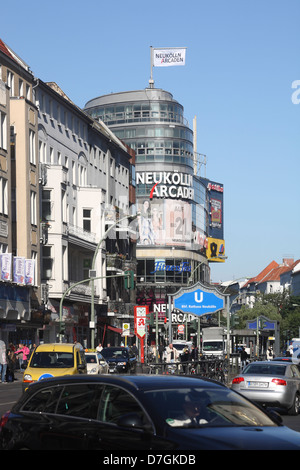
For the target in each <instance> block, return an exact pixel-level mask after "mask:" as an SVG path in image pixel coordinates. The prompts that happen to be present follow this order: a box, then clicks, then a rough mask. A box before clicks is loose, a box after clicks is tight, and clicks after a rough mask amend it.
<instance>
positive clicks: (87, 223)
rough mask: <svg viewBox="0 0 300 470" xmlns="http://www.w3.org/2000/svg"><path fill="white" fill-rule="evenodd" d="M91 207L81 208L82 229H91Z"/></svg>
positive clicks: (88, 230)
mask: <svg viewBox="0 0 300 470" xmlns="http://www.w3.org/2000/svg"><path fill="white" fill-rule="evenodd" d="M91 213H92V211H91V209H83V213H82V215H83V230H86V232H90V231H91Z"/></svg>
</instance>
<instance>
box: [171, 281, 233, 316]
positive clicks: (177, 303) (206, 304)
mask: <svg viewBox="0 0 300 470" xmlns="http://www.w3.org/2000/svg"><path fill="white" fill-rule="evenodd" d="M179 292H180V291H179ZM173 303H174V308H176V309H178V310H180V311H181V312H184V313H193V314H194V315H197V316H198V317H200V316H201V315H207V314H209V313H215V312H217V311H219V310H222V309H223V308H224V296H222V295H221V294H216V293H215V292H213V291H212V290H210V289H206V288H203V289H200V288H197V289H192V290H189V291H185V292H184V293H183V294H181V295H180V296H179V297H177V295H175V296H174V299H173Z"/></svg>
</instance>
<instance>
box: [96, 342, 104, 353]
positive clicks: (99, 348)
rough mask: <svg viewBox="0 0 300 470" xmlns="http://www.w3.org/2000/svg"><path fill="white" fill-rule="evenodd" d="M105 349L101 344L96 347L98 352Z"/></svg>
mask: <svg viewBox="0 0 300 470" xmlns="http://www.w3.org/2000/svg"><path fill="white" fill-rule="evenodd" d="M102 349H103V347H102V344H101V343H99V344H98V346H97V347H96V351H98V352H101V351H102Z"/></svg>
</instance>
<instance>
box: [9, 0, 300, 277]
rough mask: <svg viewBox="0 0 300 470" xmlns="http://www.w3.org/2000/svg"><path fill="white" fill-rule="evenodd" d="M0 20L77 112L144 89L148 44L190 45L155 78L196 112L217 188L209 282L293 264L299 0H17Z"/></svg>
mask: <svg viewBox="0 0 300 470" xmlns="http://www.w3.org/2000/svg"><path fill="white" fill-rule="evenodd" d="M1 18H2V19H3V20H4V21H2V22H1V23H2V25H1V35H0V37H1V39H2V40H3V41H4V42H6V43H7V44H8V45H9V46H10V47H11V48H12V49H13V50H14V51H15V52H16V53H17V54H18V55H20V56H21V57H22V59H23V60H25V61H26V62H27V63H28V65H29V66H30V67H31V70H32V71H33V73H34V75H35V76H36V77H38V78H41V79H42V80H43V81H55V82H56V83H58V85H59V86H60V87H61V88H62V89H63V90H64V92H65V93H66V94H67V95H68V96H69V97H70V98H71V99H72V100H73V101H74V102H75V103H76V104H77V105H78V106H80V107H83V106H84V105H85V103H86V102H87V101H88V100H89V99H91V98H94V97H96V96H101V95H104V94H107V93H111V92H120V91H127V90H139V89H143V88H146V87H147V86H148V81H149V78H150V46H153V47H181V46H182V47H187V54H186V65H185V66H184V67H168V68H164V67H160V68H158V67H156V68H154V69H153V78H154V81H155V87H157V88H162V89H164V90H167V91H169V92H171V93H172V94H173V97H174V99H176V100H177V101H179V102H180V103H181V104H182V105H183V106H184V110H185V117H186V118H187V119H188V121H189V124H190V127H192V125H193V118H194V116H197V138H198V144H197V150H198V152H200V153H203V154H205V155H206V156H207V165H206V177H207V178H209V179H212V180H214V181H217V182H220V183H223V184H224V197H225V216H224V222H225V246H226V255H227V256H228V259H227V260H226V262H225V263H222V264H218V265H216V264H214V265H212V281H219V280H223V281H226V280H229V279H237V278H239V277H246V276H254V275H256V274H258V273H259V272H260V271H261V270H262V269H263V268H264V267H265V266H266V265H267V264H269V262H271V261H272V260H273V259H274V260H275V261H277V262H278V263H280V262H281V260H282V258H283V257H285V256H289V257H294V259H295V260H296V259H299V258H300V252H299V251H300V250H299V241H300V222H299V220H300V209H299V199H300V197H299V195H300V191H299V173H300V172H299V169H300V164H299V152H300V126H299V124H300V104H293V102H292V99H291V98H292V93H293V92H294V91H295V90H293V89H292V83H293V82H294V81H296V80H300V62H299V50H300V48H299V43H300V40H299V18H300V1H299V0H285V1H278V0H252V1H251V2H249V1H248V2H246V1H243V0H239V1H237V0H228V1H226V2H225V1H224V0H210V1H209V2H208V1H207V0H187V1H186V2H180V1H178V0H172V1H171V0H160V1H157V0H152V1H151V2H145V1H142V0H139V1H137V0H127V1H126V2H124V1H119V0H112V1H111V2H106V1H102V0H85V2H81V1H78V0H73V1H71V0H60V1H57V0H52V2H40V1H37V0H28V1H27V2H26V3H24V2H21V1H19V0H16V1H15V2H14V3H13V7H12V4H10V3H9V2H6V3H4V4H3V5H1ZM299 96H300V95H299Z"/></svg>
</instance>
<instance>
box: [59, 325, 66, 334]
mask: <svg viewBox="0 0 300 470" xmlns="http://www.w3.org/2000/svg"><path fill="white" fill-rule="evenodd" d="M65 331H66V324H65V322H60V325H59V334H60V335H64V334H65Z"/></svg>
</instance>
